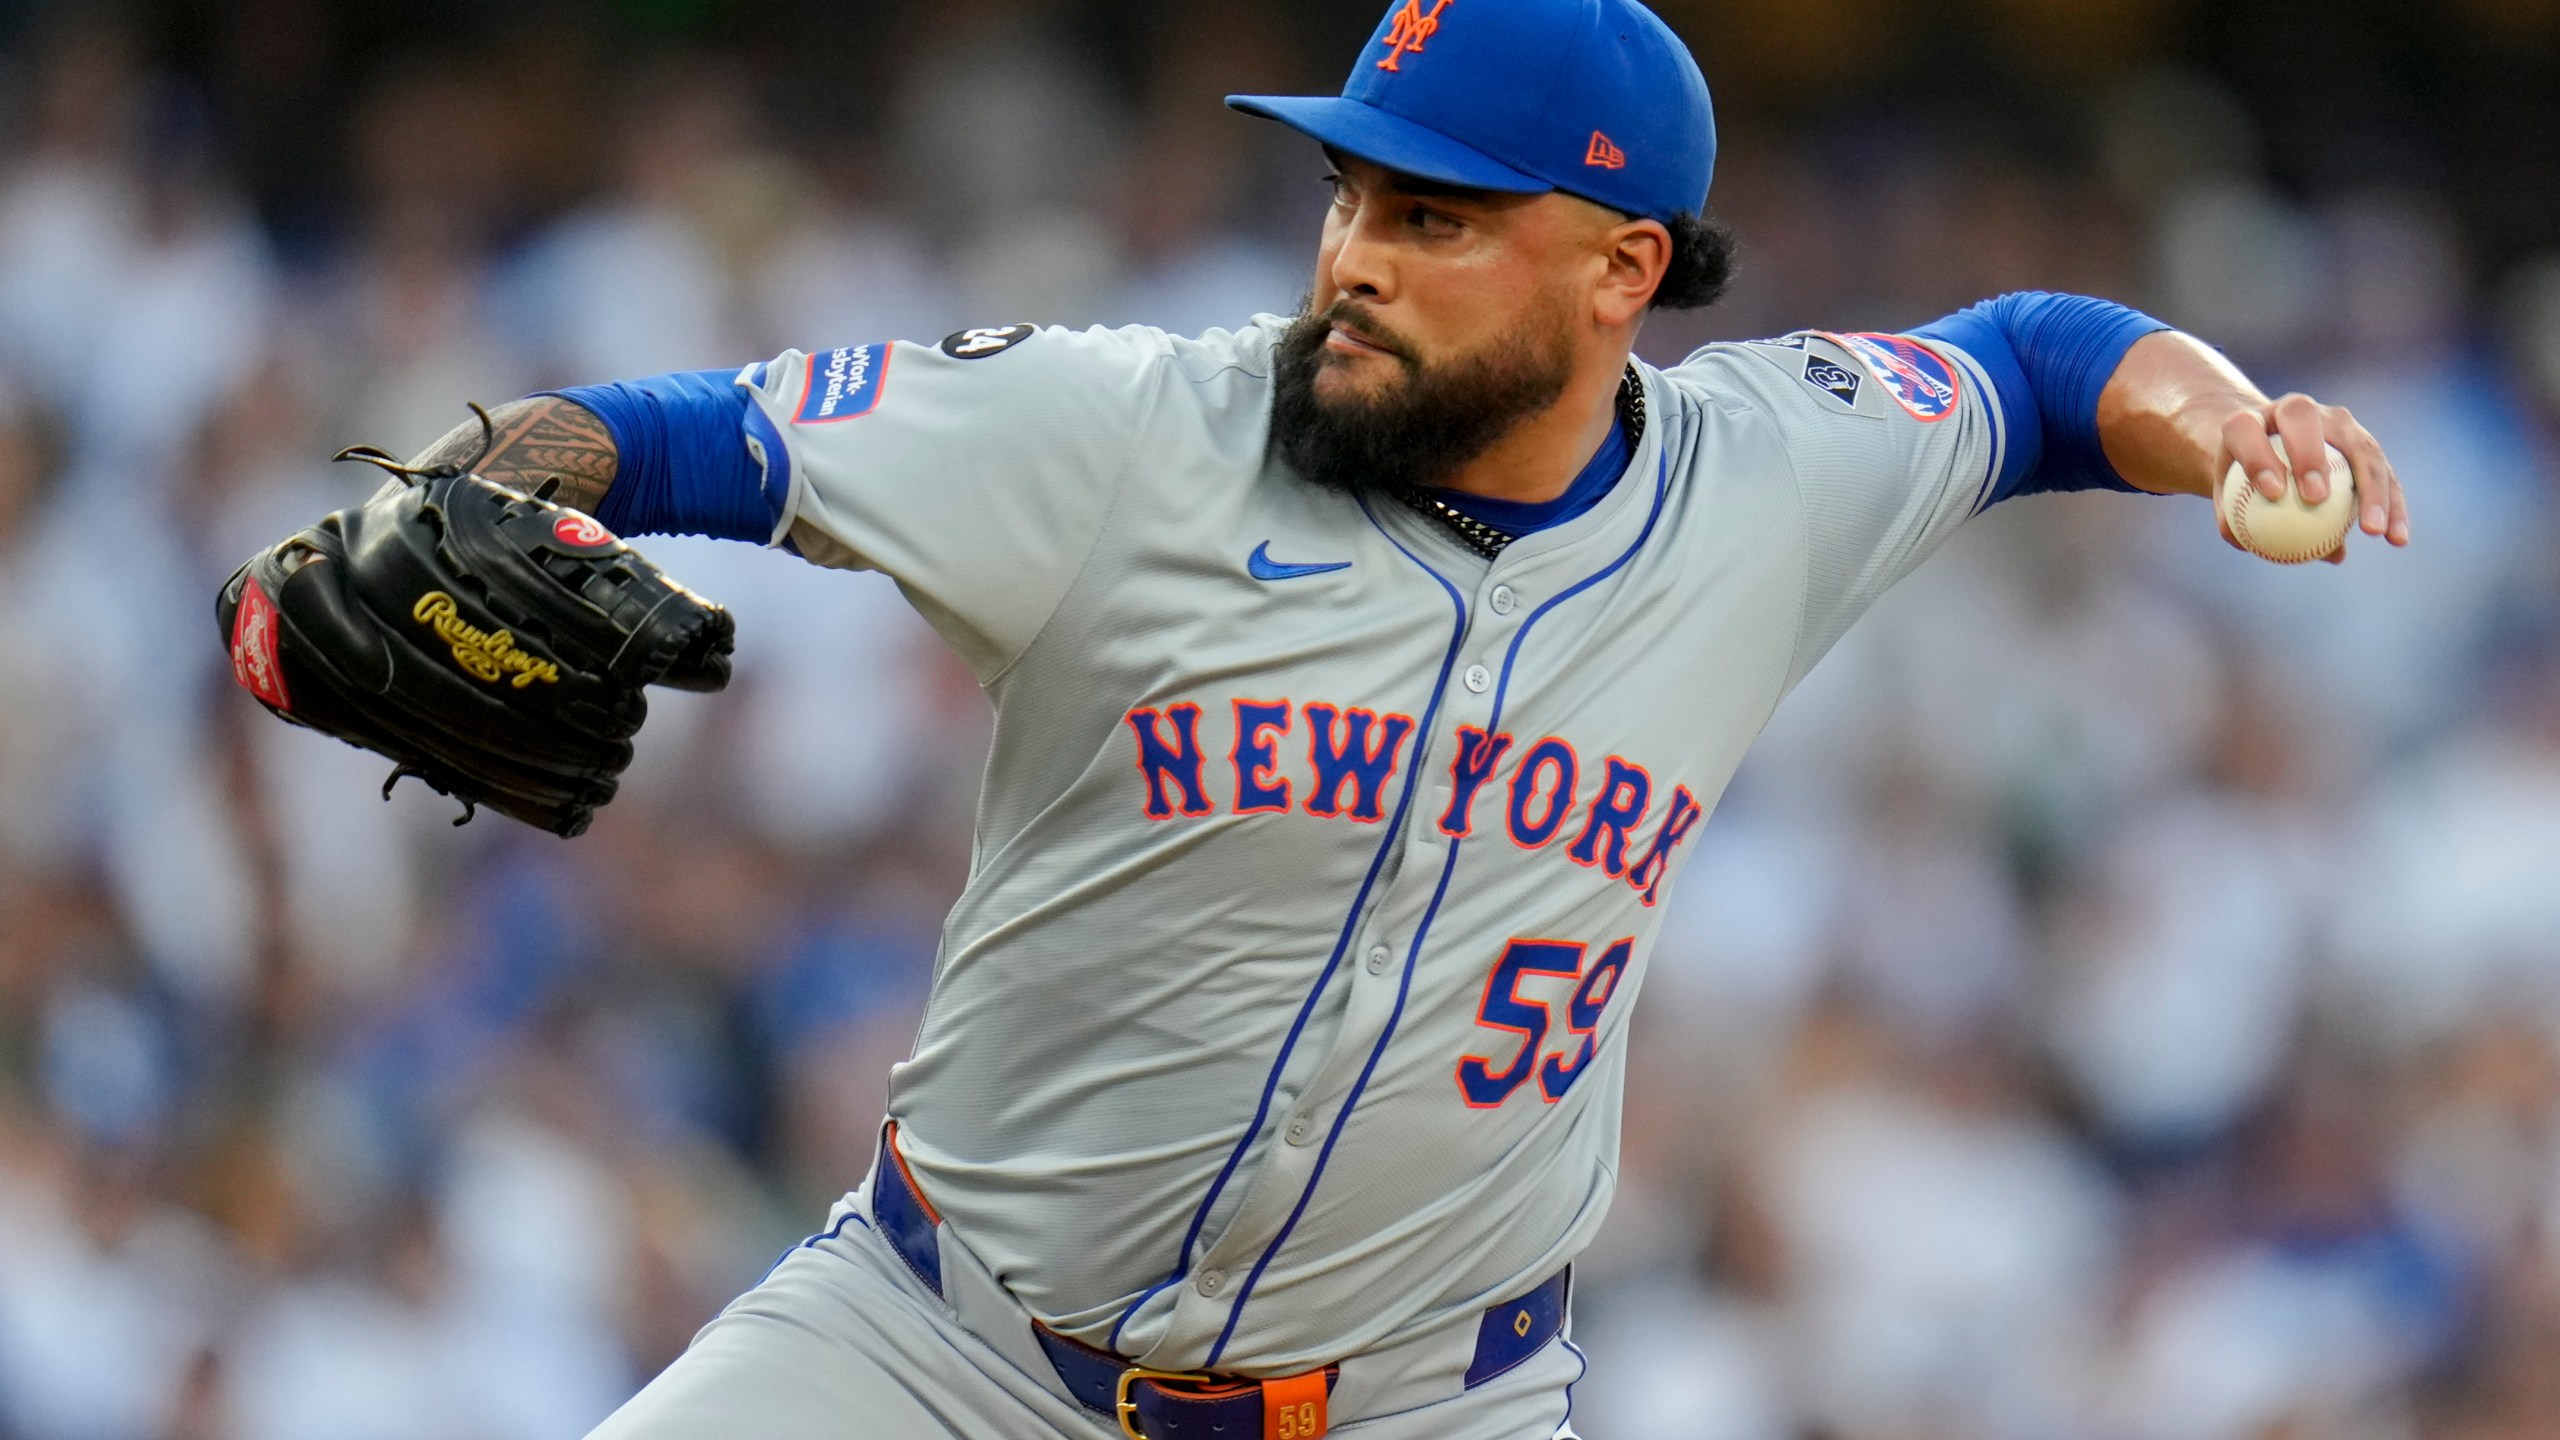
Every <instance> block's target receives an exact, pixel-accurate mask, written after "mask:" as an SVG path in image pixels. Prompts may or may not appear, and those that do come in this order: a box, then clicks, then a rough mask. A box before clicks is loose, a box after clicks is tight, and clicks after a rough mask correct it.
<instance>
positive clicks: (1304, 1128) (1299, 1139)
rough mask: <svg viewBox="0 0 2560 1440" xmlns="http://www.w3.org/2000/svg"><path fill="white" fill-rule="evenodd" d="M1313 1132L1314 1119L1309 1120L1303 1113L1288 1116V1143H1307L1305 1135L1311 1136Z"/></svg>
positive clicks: (1314, 1128) (1314, 1131)
mask: <svg viewBox="0 0 2560 1440" xmlns="http://www.w3.org/2000/svg"><path fill="white" fill-rule="evenodd" d="M1315 1133H1316V1127H1315V1122H1314V1121H1312V1120H1309V1119H1308V1118H1307V1117H1306V1116H1304V1115H1297V1116H1292V1117H1291V1118H1290V1121H1289V1143H1290V1144H1292V1145H1304V1144H1306V1143H1307V1137H1308V1136H1311V1135H1313V1134H1315Z"/></svg>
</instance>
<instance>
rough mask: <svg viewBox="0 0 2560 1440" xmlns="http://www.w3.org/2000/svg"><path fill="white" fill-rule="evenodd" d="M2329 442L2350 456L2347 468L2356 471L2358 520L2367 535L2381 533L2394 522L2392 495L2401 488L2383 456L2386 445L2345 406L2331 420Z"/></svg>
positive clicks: (2340, 451) (2378, 534)
mask: <svg viewBox="0 0 2560 1440" xmlns="http://www.w3.org/2000/svg"><path fill="white" fill-rule="evenodd" d="M2329 443H2330V444H2332V445H2335V446H2337V447H2338V453H2340V454H2342V455H2344V456H2346V457H2347V468H2348V469H2349V470H2351V471H2353V472H2354V475H2355V492H2356V520H2357V523H2358V524H2360V525H2362V526H2363V527H2364V533H2366V534H2367V535H2373V536H2377V537H2378V536H2380V535H2381V534H2382V533H2383V532H2384V531H2385V530H2386V529H2387V528H2389V526H2390V524H2391V499H2392V495H2393V492H2394V491H2396V490H2397V489H2398V488H2399V487H2398V486H2397V485H2396V484H2394V483H2393V481H2392V478H2391V465H2390V462H2388V461H2386V460H2384V459H2383V457H2382V446H2381V445H2379V444H2377V443H2376V442H2375V441H2374V438H2373V435H2372V434H2371V432H2369V431H2367V430H2366V429H2365V428H2364V427H2363V426H2362V425H2359V424H2357V423H2356V422H2355V417H2354V416H2352V415H2349V414H2347V413H2346V412H2345V411H2343V410H2341V411H2339V412H2337V414H2336V416H2335V417H2333V418H2332V419H2331V421H2330V425H2329Z"/></svg>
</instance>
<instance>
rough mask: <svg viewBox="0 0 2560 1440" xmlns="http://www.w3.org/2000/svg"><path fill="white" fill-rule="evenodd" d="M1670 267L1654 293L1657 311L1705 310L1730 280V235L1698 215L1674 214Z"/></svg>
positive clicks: (1717, 297)
mask: <svg viewBox="0 0 2560 1440" xmlns="http://www.w3.org/2000/svg"><path fill="white" fill-rule="evenodd" d="M1667 228H1668V229H1669V230H1670V231H1671V264H1670V266H1669V267H1668V268H1667V269H1665V270H1664V271H1663V272H1662V287H1661V288H1660V289H1658V290H1656V291H1654V292H1653V308H1654V309H1656V310H1704V309H1705V308H1707V307H1708V306H1710V305H1713V304H1714V303H1716V301H1718V300H1720V299H1722V298H1724V291H1725V286H1726V285H1728V284H1730V283H1732V280H1733V232H1732V231H1731V230H1728V229H1726V228H1725V227H1724V226H1722V225H1719V224H1717V223H1716V222H1715V221H1713V220H1709V219H1707V218H1706V217H1704V216H1701V215H1674V216H1672V217H1671V220H1670V222H1669V225H1668V226H1667Z"/></svg>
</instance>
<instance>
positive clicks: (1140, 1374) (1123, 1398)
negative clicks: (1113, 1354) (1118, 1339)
mask: <svg viewBox="0 0 2560 1440" xmlns="http://www.w3.org/2000/svg"><path fill="white" fill-rule="evenodd" d="M1216 1378H1217V1377H1216V1376H1214V1375H1204V1374H1201V1373H1199V1372H1198V1371H1192V1370H1150V1369H1148V1368H1146V1367H1145V1366H1143V1365H1132V1366H1130V1367H1129V1368H1128V1369H1126V1370H1123V1371H1121V1372H1120V1387H1119V1389H1118V1390H1117V1391H1116V1392H1114V1394H1113V1395H1112V1400H1111V1409H1112V1412H1113V1413H1114V1414H1115V1415H1117V1416H1118V1417H1119V1419H1120V1433H1121V1434H1123V1435H1126V1436H1128V1437H1129V1440H1147V1432H1145V1431H1144V1430H1141V1429H1139V1428H1138V1402H1137V1401H1135V1400H1133V1399H1131V1398H1129V1389H1130V1387H1131V1386H1133V1385H1136V1384H1137V1383H1138V1382H1139V1381H1141V1380H1180V1381H1184V1382H1186V1383H1188V1384H1193V1385H1197V1384H1202V1383H1204V1382H1207V1381H1212V1380H1215V1379H1216Z"/></svg>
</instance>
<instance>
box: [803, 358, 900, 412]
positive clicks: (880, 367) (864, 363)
mask: <svg viewBox="0 0 2560 1440" xmlns="http://www.w3.org/2000/svg"><path fill="white" fill-rule="evenodd" d="M890 350H891V347H890V346H888V345H885V344H882V345H856V346H853V347H850V348H848V349H841V350H829V351H827V352H826V353H824V354H821V355H812V356H810V357H809V373H808V375H807V376H806V377H805V378H804V379H803V380H802V381H801V383H800V404H799V406H798V407H797V408H796V409H794V410H793V411H792V412H791V419H792V422H793V423H794V424H799V425H832V424H834V423H836V422H837V421H839V420H853V419H858V418H860V417H862V416H864V415H868V414H870V413H871V412H872V411H874V410H877V409H879V408H880V392H881V391H882V390H884V389H886V388H888V384H889V355H890Z"/></svg>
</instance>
